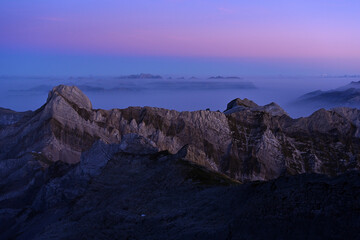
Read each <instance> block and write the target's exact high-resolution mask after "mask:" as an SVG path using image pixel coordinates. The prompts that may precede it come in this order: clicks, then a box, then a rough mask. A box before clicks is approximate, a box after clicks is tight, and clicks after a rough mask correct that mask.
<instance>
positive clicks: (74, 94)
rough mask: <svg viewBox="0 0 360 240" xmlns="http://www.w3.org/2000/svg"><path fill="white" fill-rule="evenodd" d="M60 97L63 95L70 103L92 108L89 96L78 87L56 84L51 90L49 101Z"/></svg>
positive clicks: (88, 108)
mask: <svg viewBox="0 0 360 240" xmlns="http://www.w3.org/2000/svg"><path fill="white" fill-rule="evenodd" d="M58 97H62V98H63V99H65V100H66V101H67V102H68V103H69V104H71V105H72V104H75V105H76V106H77V107H79V108H84V109H87V110H91V109H92V105H91V102H90V100H89V98H88V97H87V96H86V95H85V94H84V93H83V92H82V91H81V90H80V89H79V88H78V87H75V86H66V85H59V86H56V87H54V88H53V89H52V90H51V91H50V92H49V95H48V99H47V102H49V101H52V100H54V99H56V98H58Z"/></svg>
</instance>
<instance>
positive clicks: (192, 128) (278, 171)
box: [0, 86, 360, 240]
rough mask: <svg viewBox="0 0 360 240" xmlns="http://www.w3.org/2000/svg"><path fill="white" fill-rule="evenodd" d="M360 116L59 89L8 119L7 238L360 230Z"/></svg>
mask: <svg viewBox="0 0 360 240" xmlns="http://www.w3.org/2000/svg"><path fill="white" fill-rule="evenodd" d="M6 113H8V112H6ZM10 113H11V114H15V113H14V112H10ZM0 114H1V113H0ZM359 116H360V112H359V110H357V109H350V108H338V109H334V110H332V111H326V110H324V109H320V110H318V111H317V112H315V113H314V114H312V115H311V116H310V117H308V118H300V119H292V118H290V117H289V116H288V115H287V114H286V113H285V112H284V111H283V110H282V109H281V108H280V107H279V106H278V105H276V104H274V103H273V104H270V105H265V106H258V105H257V104H255V103H253V102H252V101H250V100H247V99H244V100H241V99H235V100H234V101H232V102H231V103H229V104H228V109H227V110H226V111H225V113H221V112H211V111H196V112H177V111H171V110H167V109H159V108H151V107H144V108H141V107H130V108H127V109H112V110H101V109H92V105H91V102H90V100H89V99H88V98H87V97H86V96H85V95H84V94H83V93H82V92H81V91H80V90H79V89H78V88H76V87H70V86H58V87H55V88H54V89H53V90H52V91H51V92H50V93H49V97H48V99H47V101H46V103H45V104H44V105H43V106H42V107H41V108H39V109H38V110H36V111H34V112H31V113H30V112H28V113H26V114H24V115H22V116H21V117H19V118H18V119H16V121H14V122H3V124H4V125H3V126H2V127H1V128H0V146H1V148H0V176H1V177H0V223H1V224H0V239H20V240H21V239H27V240H28V239H50V238H51V239H114V236H117V237H118V238H119V239H207V240H209V239H224V240H225V239H265V238H266V239H304V238H307V239H344V238H345V239H357V238H359V237H360V236H359V231H358V228H359V227H360V218H359V216H360V214H359V209H360V206H359V203H360V201H359V199H360V175H359V172H358V171H356V170H358V168H359V152H358V151H359V149H360V148H359V144H360V142H359V126H360V125H359V124H360V120H359ZM353 170H355V171H353ZM319 173H320V174H321V175H319ZM325 175H328V176H325ZM257 180H267V181H265V182H263V181H257ZM248 181H250V182H248ZM242 182H244V184H241V183H242Z"/></svg>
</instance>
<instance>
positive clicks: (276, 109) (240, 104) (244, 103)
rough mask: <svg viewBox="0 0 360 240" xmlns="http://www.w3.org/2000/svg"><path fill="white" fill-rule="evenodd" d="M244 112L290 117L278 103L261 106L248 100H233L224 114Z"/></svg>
mask: <svg viewBox="0 0 360 240" xmlns="http://www.w3.org/2000/svg"><path fill="white" fill-rule="evenodd" d="M243 110H252V111H262V112H267V113H270V114H271V115H273V116H281V115H288V114H287V113H286V112H285V110H284V109H282V108H281V107H280V106H279V105H278V104H277V103H274V102H272V103H270V104H267V105H265V106H259V105H257V104H256V103H254V102H253V101H251V100H249V99H247V98H244V99H243V100H242V99H240V98H236V99H234V100H232V101H231V102H230V103H228V105H227V108H226V110H225V111H224V113H225V114H231V113H235V112H240V111H243Z"/></svg>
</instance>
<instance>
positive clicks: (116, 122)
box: [0, 86, 360, 181]
mask: <svg viewBox="0 0 360 240" xmlns="http://www.w3.org/2000/svg"><path fill="white" fill-rule="evenodd" d="M358 119H359V114H358V112H356V111H355V110H351V109H342V110H339V109H338V110H332V111H326V110H319V111H317V112H315V113H314V114H312V115H311V116H310V117H307V118H300V119H292V118H290V117H289V116H288V115H287V114H286V112H285V111H283V110H282V109H281V108H280V107H279V106H278V105H277V104H275V103H271V104H269V105H265V106H258V105H257V104H255V103H254V102H252V101H250V100H248V99H244V100H240V99H235V100H234V101H232V102H230V103H229V104H228V107H227V110H226V111H225V113H221V112H211V111H195V112H177V111H173V110H167V109H161V108H152V107H143V108H142V107H129V108H127V109H112V110H101V109H98V110H96V109H92V106H91V102H90V101H89V99H88V98H87V97H86V96H85V95H84V94H83V93H82V92H81V91H80V90H79V89H78V88H76V87H69V86H58V87H55V88H54V89H53V90H52V91H51V92H50V93H49V97H48V100H47V102H46V104H45V105H44V106H42V107H41V108H40V109H38V110H37V111H35V112H33V113H32V115H31V116H30V117H27V118H26V119H23V120H22V121H19V122H16V123H14V124H12V125H9V126H6V127H5V128H3V129H1V131H0V144H1V146H3V147H2V148H1V150H0V159H3V160H4V159H20V158H22V157H23V156H30V155H31V156H32V159H33V158H35V159H37V160H38V161H40V163H41V164H42V165H43V166H44V167H46V166H48V165H51V164H52V163H54V162H58V161H60V162H65V163H70V164H75V163H78V162H80V160H81V155H82V153H83V152H85V151H87V150H88V149H90V148H91V147H92V146H93V144H94V143H95V142H97V141H98V140H101V141H103V142H104V143H106V144H120V143H121V142H123V148H124V149H125V148H128V149H131V151H137V152H141V149H138V148H137V147H136V145H137V143H139V142H141V143H147V146H149V147H150V146H151V147H152V148H153V149H157V150H159V151H168V152H170V153H172V154H175V153H176V152H178V151H179V150H180V149H181V148H182V147H183V146H185V145H187V148H186V157H185V158H186V159H188V160H189V161H192V162H194V163H196V164H199V165H202V166H205V167H207V168H209V169H211V170H214V171H218V172H220V173H224V174H226V175H228V176H229V177H231V178H234V179H237V180H240V181H252V180H269V179H274V178H277V177H279V176H283V175H295V174H301V173H321V174H327V175H331V176H335V175H337V174H341V173H343V172H346V171H349V170H355V169H358V168H359V165H360V142H359V140H358V139H359V120H358ZM134 134H135V135H134ZM139 137H141V138H139ZM123 140H124V141H125V140H126V141H128V143H126V144H125V143H124V141H123ZM126 141H125V142H126ZM146 151H147V150H146ZM146 151H145V152H146ZM146 153H148V152H146Z"/></svg>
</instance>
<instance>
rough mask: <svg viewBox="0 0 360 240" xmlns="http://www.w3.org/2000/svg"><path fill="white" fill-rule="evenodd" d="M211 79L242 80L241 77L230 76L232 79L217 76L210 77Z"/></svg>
mask: <svg viewBox="0 0 360 240" xmlns="http://www.w3.org/2000/svg"><path fill="white" fill-rule="evenodd" d="M209 79H242V78H241V77H237V76H230V77H225V76H215V77H209Z"/></svg>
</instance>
